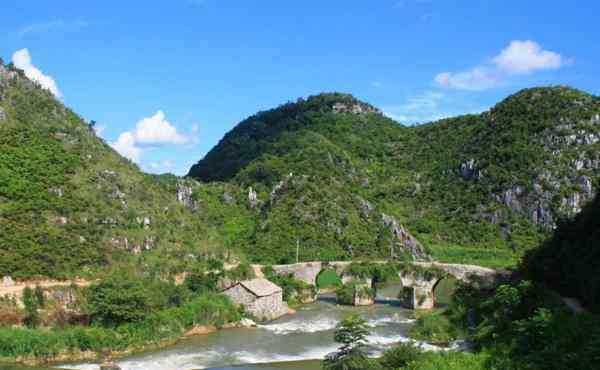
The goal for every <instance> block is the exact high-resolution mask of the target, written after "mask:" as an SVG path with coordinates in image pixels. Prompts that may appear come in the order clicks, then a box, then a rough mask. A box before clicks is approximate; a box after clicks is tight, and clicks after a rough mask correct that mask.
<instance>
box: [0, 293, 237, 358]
mask: <svg viewBox="0 0 600 370" xmlns="http://www.w3.org/2000/svg"><path fill="white" fill-rule="evenodd" d="M239 318H240V314H239V312H238V311H237V308H236V307H234V306H233V305H232V304H231V303H230V302H229V300H227V298H225V297H224V296H222V295H217V294H203V295H200V296H197V297H196V298H194V299H192V300H191V301H189V302H187V303H185V304H182V305H181V306H178V307H173V308H169V309H165V310H162V311H156V312H148V313H146V315H145V317H144V318H143V319H142V320H141V321H138V322H135V323H127V324H122V325H119V326H116V327H111V328H106V327H101V326H94V327H83V326H70V327H66V328H56V329H52V330H33V329H22V328H12V327H0V357H3V358H9V359H15V358H24V357H26V358H36V359H38V360H40V359H48V360H50V359H52V358H53V357H55V356H57V355H59V354H66V353H75V354H76V353H77V352H79V351H94V352H97V353H103V352H105V351H123V350H131V349H133V348H143V347H144V346H146V345H152V344H158V343H160V342H161V341H165V340H175V339H177V338H179V337H180V336H181V335H182V334H183V333H184V331H185V330H187V329H190V328H191V327H193V326H194V325H216V326H220V325H224V324H226V323H228V322H235V321H237V320H239Z"/></svg>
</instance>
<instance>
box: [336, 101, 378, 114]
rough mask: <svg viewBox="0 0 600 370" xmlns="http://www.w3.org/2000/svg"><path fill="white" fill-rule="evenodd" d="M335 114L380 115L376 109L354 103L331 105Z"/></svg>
mask: <svg viewBox="0 0 600 370" xmlns="http://www.w3.org/2000/svg"><path fill="white" fill-rule="evenodd" d="M331 109H333V111H334V112H335V113H351V114H366V113H377V114H380V113H381V111H380V110H379V109H377V108H374V107H372V106H369V105H367V104H364V103H360V102H354V103H343V102H337V103H335V104H333V107H331Z"/></svg>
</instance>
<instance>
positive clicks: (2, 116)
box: [0, 107, 6, 122]
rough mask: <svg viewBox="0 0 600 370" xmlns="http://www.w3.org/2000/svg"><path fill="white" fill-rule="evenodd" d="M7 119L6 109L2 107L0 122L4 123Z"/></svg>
mask: <svg viewBox="0 0 600 370" xmlns="http://www.w3.org/2000/svg"><path fill="white" fill-rule="evenodd" d="M5 119H6V113H5V112H4V109H3V108H2V107H0V122H1V121H4V120H5Z"/></svg>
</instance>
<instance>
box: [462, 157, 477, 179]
mask: <svg viewBox="0 0 600 370" xmlns="http://www.w3.org/2000/svg"><path fill="white" fill-rule="evenodd" d="M458 170H459V172H460V175H461V176H462V178H463V179H465V180H467V181H471V180H479V179H481V177H482V174H481V170H479V168H477V163H476V162H475V160H474V159H470V160H468V161H466V162H464V163H461V165H460V167H459V169H458Z"/></svg>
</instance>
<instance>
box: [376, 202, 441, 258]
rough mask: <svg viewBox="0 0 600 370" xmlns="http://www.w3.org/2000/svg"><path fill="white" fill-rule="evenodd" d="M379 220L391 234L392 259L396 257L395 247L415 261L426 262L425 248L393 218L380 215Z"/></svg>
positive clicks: (383, 214)
mask: <svg viewBox="0 0 600 370" xmlns="http://www.w3.org/2000/svg"><path fill="white" fill-rule="evenodd" d="M381 220H382V221H383V224H384V225H385V227H387V228H388V229H389V231H390V232H391V233H392V238H393V239H392V242H391V245H390V248H391V255H392V257H396V256H397V254H396V249H395V248H396V247H399V248H400V249H403V250H405V251H406V252H408V253H409V254H410V256H412V258H413V259H415V260H428V259H429V258H430V257H429V256H428V255H427V252H425V248H423V246H422V245H421V243H419V241H418V240H417V239H416V238H415V237H414V236H412V235H411V234H409V233H408V231H406V229H404V226H402V225H401V224H400V223H399V222H398V220H396V218H395V217H394V216H389V215H386V214H385V213H382V214H381Z"/></svg>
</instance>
